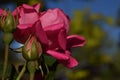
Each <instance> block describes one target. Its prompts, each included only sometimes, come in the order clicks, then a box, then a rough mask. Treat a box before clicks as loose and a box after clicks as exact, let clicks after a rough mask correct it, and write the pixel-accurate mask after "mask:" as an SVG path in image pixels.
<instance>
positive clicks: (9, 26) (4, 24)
mask: <svg viewBox="0 0 120 80" xmlns="http://www.w3.org/2000/svg"><path fill="white" fill-rule="evenodd" d="M0 24H1V29H2V31H3V32H7V33H11V32H13V31H14V30H15V29H16V26H17V25H16V24H17V20H16V21H15V18H14V17H13V16H12V14H11V12H10V11H8V12H6V14H3V15H2V16H1V19H0Z"/></svg>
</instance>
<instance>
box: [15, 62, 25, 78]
mask: <svg viewBox="0 0 120 80" xmlns="http://www.w3.org/2000/svg"><path fill="white" fill-rule="evenodd" d="M25 70H26V63H25V64H24V66H23V68H22V70H21V72H20V73H19V75H18V77H17V78H16V80H20V79H21V77H22V76H23V74H24V73H25Z"/></svg>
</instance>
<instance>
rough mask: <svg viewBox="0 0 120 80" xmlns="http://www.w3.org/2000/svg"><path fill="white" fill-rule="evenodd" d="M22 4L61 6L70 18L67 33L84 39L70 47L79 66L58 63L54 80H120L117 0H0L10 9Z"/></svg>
mask: <svg viewBox="0 0 120 80" xmlns="http://www.w3.org/2000/svg"><path fill="white" fill-rule="evenodd" d="M22 3H27V4H30V5H33V4H36V3H41V6H42V8H41V11H44V10H47V9H49V8H61V9H62V10H63V11H64V12H65V13H66V14H67V15H69V17H70V19H71V23H70V34H78V35H81V36H84V37H85V38H86V41H87V43H86V45H85V46H84V47H82V48H81V47H79V48H73V49H72V55H73V56H74V57H75V58H76V59H77V60H78V61H79V65H78V66H77V67H75V68H74V69H67V68H65V67H64V66H62V65H59V66H58V67H57V71H56V73H55V75H54V77H55V80H120V76H119V75H120V50H119V49H120V6H119V5H120V0H4V1H3V0H0V7H1V8H3V9H5V8H9V9H10V10H11V11H13V10H14V9H15V8H16V6H18V5H21V4H22ZM1 44H2V42H1ZM11 47H15V48H17V47H19V44H18V43H15V42H14V43H13V44H11ZM2 49H3V48H2V47H1V51H2ZM1 56H2V53H1ZM17 56H18V57H19V56H20V55H17ZM47 59H48V61H49V59H51V61H52V60H53V59H52V58H50V57H49V58H48V57H47V58H46V63H52V62H47ZM20 60H21V59H20ZM15 61H16V60H14V59H13V58H11V57H10V58H9V63H15V64H14V65H15V66H18V64H17V62H15ZM1 63H2V62H1ZM0 65H1V66H2V64H0ZM19 65H20V64H19ZM48 65H50V64H48ZM0 69H1V70H2V68H1V67H0ZM9 70H10V69H9ZM51 75H52V73H51ZM52 76H53V75H52ZM48 80H52V79H51V78H49V79H48Z"/></svg>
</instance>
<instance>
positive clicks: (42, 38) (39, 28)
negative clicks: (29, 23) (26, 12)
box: [34, 21, 48, 44]
mask: <svg viewBox="0 0 120 80" xmlns="http://www.w3.org/2000/svg"><path fill="white" fill-rule="evenodd" d="M34 26H35V34H36V36H37V38H38V40H39V41H40V42H41V43H43V44H48V39H47V36H46V33H45V32H44V31H43V28H42V26H41V23H40V21H37V22H36V23H35V25H34Z"/></svg>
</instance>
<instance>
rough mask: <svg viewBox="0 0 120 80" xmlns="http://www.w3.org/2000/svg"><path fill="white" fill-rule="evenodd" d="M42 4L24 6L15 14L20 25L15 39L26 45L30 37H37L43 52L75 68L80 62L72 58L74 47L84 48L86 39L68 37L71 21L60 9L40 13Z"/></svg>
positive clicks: (15, 33) (75, 36) (73, 36)
mask: <svg viewBox="0 0 120 80" xmlns="http://www.w3.org/2000/svg"><path fill="white" fill-rule="evenodd" d="M39 8H40V4H37V5H33V6H29V5H26V4H23V5H22V6H19V7H18V8H17V9H16V10H15V11H14V12H13V14H14V15H17V14H18V19H19V24H18V26H17V29H16V31H15V32H14V38H15V39H16V40H17V41H18V42H20V43H25V42H26V40H27V39H28V37H29V36H30V35H34V36H36V38H37V40H38V41H39V42H40V44H41V45H42V48H43V52H44V53H45V54H47V55H50V56H52V57H54V58H56V59H57V60H58V61H59V62H60V63H62V64H63V65H65V66H66V67H68V68H73V67H75V66H76V65H77V64H78V62H77V61H76V59H74V58H73V57H72V56H71V52H70V49H71V48H72V47H77V46H83V45H84V44H85V39H84V37H82V36H78V35H71V36H69V35H68V32H69V24H70V20H69V18H68V16H67V15H66V14H65V13H64V12H63V11H62V10H60V9H59V8H55V9H48V10H47V11H44V12H39Z"/></svg>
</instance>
